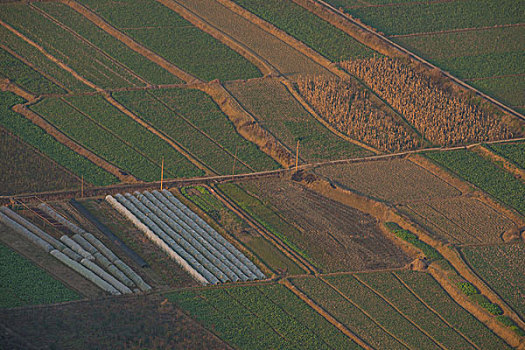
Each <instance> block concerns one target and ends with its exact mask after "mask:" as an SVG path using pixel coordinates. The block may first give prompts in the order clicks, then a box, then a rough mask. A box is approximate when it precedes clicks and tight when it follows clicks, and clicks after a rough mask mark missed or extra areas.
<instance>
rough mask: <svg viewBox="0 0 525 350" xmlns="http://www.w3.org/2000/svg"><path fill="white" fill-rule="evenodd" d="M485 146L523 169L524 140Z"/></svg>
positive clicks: (524, 162) (524, 163)
mask: <svg viewBox="0 0 525 350" xmlns="http://www.w3.org/2000/svg"><path fill="white" fill-rule="evenodd" d="M487 147H488V148H490V149H491V150H493V151H494V152H496V153H498V154H500V155H502V156H503V157H505V158H507V159H508V160H510V161H511V162H513V163H514V164H516V165H517V166H519V167H520V168H522V169H525V142H511V143H496V144H493V145H487Z"/></svg>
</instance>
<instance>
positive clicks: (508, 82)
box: [468, 76, 525, 114]
mask: <svg viewBox="0 0 525 350" xmlns="http://www.w3.org/2000/svg"><path fill="white" fill-rule="evenodd" d="M468 84H469V85H472V86H473V87H475V88H476V89H479V90H481V91H483V92H485V93H486V94H488V95H490V96H492V97H494V98H496V99H497V100H499V101H501V102H503V103H504V104H506V105H507V106H510V107H513V108H514V109H515V110H516V111H518V112H520V113H522V114H523V113H524V111H523V110H524V109H523V107H520V106H522V103H524V102H525V100H524V99H523V92H525V81H524V79H523V76H513V77H503V78H488V79H480V80H475V81H468Z"/></svg>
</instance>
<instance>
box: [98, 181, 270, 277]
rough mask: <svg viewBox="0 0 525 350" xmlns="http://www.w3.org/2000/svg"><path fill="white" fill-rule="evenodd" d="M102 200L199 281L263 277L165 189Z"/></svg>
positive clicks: (224, 240) (222, 238)
mask: <svg viewBox="0 0 525 350" xmlns="http://www.w3.org/2000/svg"><path fill="white" fill-rule="evenodd" d="M106 200H107V201H108V202H109V203H110V204H111V205H112V206H113V207H114V208H115V209H116V210H118V211H119V212H120V213H121V214H122V215H124V216H125V217H126V218H127V219H129V220H130V221H131V222H133V224H134V225H135V226H137V228H139V229H140V230H141V231H142V232H143V233H144V234H145V235H146V237H148V238H149V239H150V240H151V241H153V242H154V243H155V244H156V245H158V246H159V247H160V248H161V249H162V250H163V251H164V252H165V253H166V254H167V255H168V256H169V257H170V258H172V259H173V260H175V261H176V262H177V263H178V264H179V265H180V266H181V267H182V268H183V269H185V270H186V271H187V272H188V273H189V274H190V275H191V276H192V277H193V278H194V279H195V280H196V281H198V282H200V283H202V284H218V283H224V282H230V281H231V282H237V281H251V280H257V279H264V278H265V275H264V274H263V273H262V272H261V271H260V270H259V268H258V267H257V266H255V265H254V264H253V263H252V262H251V261H250V260H249V259H248V258H246V256H245V255H244V254H242V253H241V252H240V251H239V250H238V249H237V248H235V247H234V246H233V245H232V244H231V243H230V242H228V241H227V240H226V239H225V238H224V237H223V236H221V235H220V234H219V233H218V232H217V231H215V230H214V229H213V228H212V227H211V226H210V225H209V224H207V223H206V222H205V221H204V220H203V219H201V218H200V217H199V216H197V215H196V214H195V213H194V212H192V211H191V210H190V209H189V208H188V207H187V206H185V205H184V204H183V203H182V202H180V201H179V200H178V199H177V198H176V197H175V196H174V195H173V194H172V193H171V192H169V191H166V190H164V191H162V192H158V191H153V192H148V191H145V192H144V193H140V192H135V194H134V195H131V194H129V193H126V195H124V196H123V195H121V194H117V195H116V196H115V197H112V196H109V195H108V196H107V197H106Z"/></svg>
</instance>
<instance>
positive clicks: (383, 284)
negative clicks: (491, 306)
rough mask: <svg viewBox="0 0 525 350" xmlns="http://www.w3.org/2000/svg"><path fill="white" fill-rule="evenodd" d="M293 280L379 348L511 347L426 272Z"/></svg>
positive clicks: (350, 327)
mask: <svg viewBox="0 0 525 350" xmlns="http://www.w3.org/2000/svg"><path fill="white" fill-rule="evenodd" d="M293 284H295V285H296V286H297V287H298V288H299V289H301V290H302V291H303V292H305V293H306V294H307V295H308V296H309V297H311V298H312V299H313V300H314V301H315V302H316V303H318V304H319V305H320V306H321V307H323V308H324V309H325V310H327V311H328V312H329V313H331V314H332V315H333V316H334V317H335V318H336V319H338V320H339V321H340V322H342V323H343V324H344V325H345V326H347V327H348V328H349V329H350V330H352V331H353V332H354V333H355V334H356V335H358V336H359V337H361V338H362V339H363V340H364V341H366V342H367V343H368V344H370V345H371V346H373V347H374V348H381V349H385V348H388V349H406V348H409V349H439V348H446V349H480V348H483V349H506V348H509V347H508V346H507V345H506V344H505V343H504V342H503V341H502V340H501V339H499V338H498V337H497V336H495V335H494V334H493V333H492V332H491V331H490V330H489V329H488V328H486V327H485V326H484V325H483V324H482V323H480V322H479V321H478V320H477V319H475V318H474V317H473V316H472V315H470V314H469V313H468V312H466V311H465V310H463V309H462V308H461V307H460V306H459V305H457V304H456V303H455V302H454V301H453V300H452V299H451V298H450V296H448V294H446V292H445V291H444V290H442V289H441V287H440V286H439V284H438V283H437V282H436V281H435V280H434V279H433V278H432V277H431V276H430V275H428V274H425V273H419V272H411V271H405V272H395V273H390V272H381V273H366V274H357V275H341V276H330V277H323V278H322V280H321V279H317V278H296V279H293ZM420 288H421V289H420ZM428 299H431V300H433V303H429V302H428Z"/></svg>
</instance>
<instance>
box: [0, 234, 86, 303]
mask: <svg viewBox="0 0 525 350" xmlns="http://www.w3.org/2000/svg"><path fill="white" fill-rule="evenodd" d="M76 299H80V295H78V294H77V293H76V292H74V291H72V290H71V289H69V288H67V287H66V286H65V285H64V284H62V283H61V282H59V281H58V280H56V279H54V278H53V277H51V275H49V274H48V273H47V272H45V271H44V270H42V269H41V268H39V267H37V266H36V265H34V264H33V263H32V262H30V261H29V260H27V259H26V258H24V257H22V256H21V255H19V254H17V253H15V252H14V251H12V250H11V249H10V248H8V247H7V246H5V245H4V244H2V243H0V308H11V307H17V306H26V305H37V304H53V303H59V302H64V301H69V300H76Z"/></svg>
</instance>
